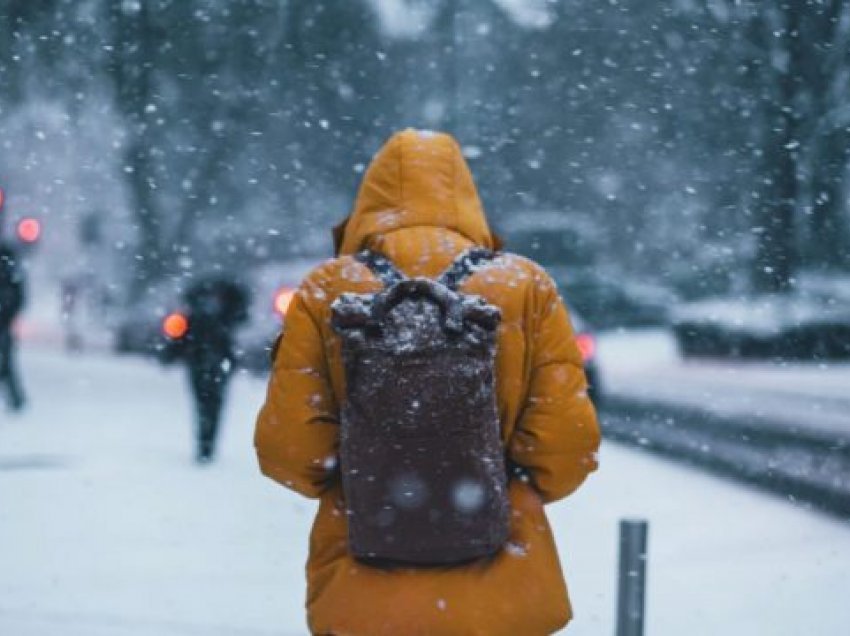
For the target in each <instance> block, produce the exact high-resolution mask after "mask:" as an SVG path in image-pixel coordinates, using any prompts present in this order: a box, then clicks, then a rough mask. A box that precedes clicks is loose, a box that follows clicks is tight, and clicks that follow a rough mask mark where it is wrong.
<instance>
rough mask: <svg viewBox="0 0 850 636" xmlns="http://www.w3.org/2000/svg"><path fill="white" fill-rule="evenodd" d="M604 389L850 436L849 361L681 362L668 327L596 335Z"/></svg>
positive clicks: (624, 394) (638, 397)
mask: <svg viewBox="0 0 850 636" xmlns="http://www.w3.org/2000/svg"><path fill="white" fill-rule="evenodd" d="M598 355H599V365H600V368H601V370H602V387H603V391H608V392H610V393H612V394H616V395H618V396H622V397H629V398H634V399H638V400H650V401H658V402H662V403H673V404H679V405H685V406H693V407H697V408H702V409H706V410H708V411H711V412H713V413H716V414H720V415H731V416H746V417H752V416H756V417H758V418H760V419H761V418H763V419H765V420H769V421H771V422H772V423H775V424H777V425H781V426H783V427H787V428H791V429H794V428H796V427H800V428H809V429H816V430H819V431H823V432H826V433H828V434H834V435H840V436H843V437H845V438H847V437H850V390H848V389H850V363H837V362H829V363H827V362H823V363H816V362H812V363H805V362H789V363H784V364H773V363H767V362H751V361H742V362H730V361H721V360H716V361H706V360H683V359H682V358H681V357H680V356H679V354H678V351H677V349H676V345H675V341H674V339H673V337H672V335H671V334H670V333H669V332H667V331H661V330H646V331H625V332H622V333H607V334H603V335H602V336H601V337H600V338H599V354H598Z"/></svg>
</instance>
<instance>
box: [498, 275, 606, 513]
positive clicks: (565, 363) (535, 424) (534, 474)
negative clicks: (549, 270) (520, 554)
mask: <svg viewBox="0 0 850 636" xmlns="http://www.w3.org/2000/svg"><path fill="white" fill-rule="evenodd" d="M544 276H546V275H545V274H544ZM539 296H540V300H538V301H537V302H535V303H534V304H535V305H536V307H535V309H534V311H535V313H536V314H537V316H536V318H534V319H533V320H532V321H531V324H532V325H535V327H534V331H533V335H532V337H531V339H530V347H531V377H530V380H529V387H528V392H527V394H526V399H525V405H524V408H523V410H522V411H521V413H520V416H519V421H518V422H517V426H516V428H515V429H514V433H513V435H512V436H511V439H510V440H509V445H508V454H509V458H510V460H511V461H513V462H514V463H516V464H518V465H519V466H521V467H522V468H525V469H526V470H527V471H528V473H529V474H530V477H531V481H532V482H533V484H534V485H535V486H536V488H537V490H538V491H539V492H540V493H541V495H542V497H543V500H544V502H547V503H548V502H551V501H556V500H558V499H561V498H562V497H566V496H567V495H569V494H570V493H571V492H573V491H574V490H575V489H576V488H578V487H579V486H580V485H581V483H582V482H583V481H584V480H585V478H586V477H587V475H588V474H589V473H590V472H592V471H594V470H596V467H597V458H596V452H597V450H598V448H599V441H600V434H599V425H598V423H597V420H596V412H595V410H594V408H593V403H592V402H591V401H590V399H589V398H588V394H587V380H586V378H585V374H584V366H583V363H582V359H581V354H580V353H579V351H578V347H577V345H576V343H575V338H574V334H573V329H572V326H571V324H570V320H569V316H568V314H567V309H566V307H565V306H564V303H563V302H562V301H561V299H560V297H559V296H558V293H557V290H556V289H555V286H554V284H553V283H552V282H551V279H549V277H548V276H546V278H545V284H543V289H542V290H541V292H540V293H539Z"/></svg>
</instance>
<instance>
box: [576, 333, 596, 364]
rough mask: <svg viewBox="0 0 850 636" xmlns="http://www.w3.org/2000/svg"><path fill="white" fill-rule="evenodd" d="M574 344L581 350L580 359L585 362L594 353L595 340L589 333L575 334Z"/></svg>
mask: <svg viewBox="0 0 850 636" xmlns="http://www.w3.org/2000/svg"><path fill="white" fill-rule="evenodd" d="M576 345H577V346H578V350H579V351H580V352H581V359H582V361H584V362H587V361H588V360H590V359H591V358H592V357H593V354H594V353H596V341H595V340H594V339H593V336H591V335H590V334H589V333H580V334H578V335H577V336H576Z"/></svg>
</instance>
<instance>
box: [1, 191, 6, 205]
mask: <svg viewBox="0 0 850 636" xmlns="http://www.w3.org/2000/svg"><path fill="white" fill-rule="evenodd" d="M5 200H6V193H5V192H3V188H0V210H2V209H3V202H4V201H5Z"/></svg>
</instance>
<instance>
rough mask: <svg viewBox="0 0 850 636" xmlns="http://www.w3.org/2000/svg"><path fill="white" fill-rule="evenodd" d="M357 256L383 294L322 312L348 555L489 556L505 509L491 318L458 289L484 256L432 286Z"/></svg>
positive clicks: (396, 558)
mask: <svg viewBox="0 0 850 636" xmlns="http://www.w3.org/2000/svg"><path fill="white" fill-rule="evenodd" d="M356 258H357V260H359V261H360V262H361V263H363V264H364V265H366V266H367V267H368V268H369V269H370V270H371V271H372V273H373V274H374V275H375V276H376V277H377V278H378V279H379V280H380V281H381V282H382V283H383V284H384V288H383V290H381V291H380V292H378V293H375V294H353V293H345V294H342V295H341V296H340V297H339V298H338V299H337V300H336V301H335V302H334V303H333V305H332V312H333V313H332V324H333V327H334V329H335V330H336V332H337V333H338V334H339V335H340V337H341V339H342V351H343V359H344V363H345V372H346V384H347V391H346V392H347V396H346V400H345V402H344V404H343V405H342V412H341V432H340V466H341V471H342V485H343V491H344V494H345V498H346V505H347V513H348V527H349V547H350V550H351V553H352V554H353V556H355V557H357V558H359V559H364V560H369V561H372V562H377V563H388V564H392V563H400V564H422V565H428V564H430V565H438V564H450V563H457V562H462V561H467V560H471V559H475V558H479V557H484V556H488V555H492V554H493V553H495V552H496V551H498V550H499V549H500V548H501V547H502V546H503V545H504V543H505V542H506V540H507V537H508V523H509V511H510V506H509V503H508V499H507V484H506V480H507V476H506V469H505V458H504V451H503V449H502V445H501V441H500V435H499V430H500V429H499V416H498V410H497V406H496V387H495V355H496V330H497V328H498V326H499V322H500V320H501V312H500V311H499V309H498V308H497V307H495V306H493V305H490V304H488V303H487V302H486V301H485V300H484V299H483V298H481V297H479V296H473V295H467V294H463V293H462V292H460V291H458V288H459V286H460V285H461V284H462V283H463V282H464V281H465V280H466V279H467V278H468V277H469V276H471V275H472V274H474V273H475V271H476V270H477V269H478V268H479V267H481V266H483V265H485V264H486V263H488V262H489V261H490V260H491V259H492V258H493V253H492V252H491V251H489V250H486V249H482V248H474V249H471V250H469V251H467V252H464V253H463V254H461V255H460V256H459V257H458V258H457V259H456V260H455V261H454V263H453V264H452V265H451V266H450V267H449V269H447V270H446V271H445V272H444V273H443V274H442V275H441V276H440V277H439V278H438V279H437V280H431V279H427V278H407V277H405V276H404V275H403V274H402V273H401V272H399V271H398V270H397V269H396V268H395V266H394V265H393V264H392V263H391V262H390V261H389V260H388V259H387V258H385V257H384V256H382V255H380V254H378V253H375V252H371V251H364V252H360V253H359V254H358V255H357V256H356Z"/></svg>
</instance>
